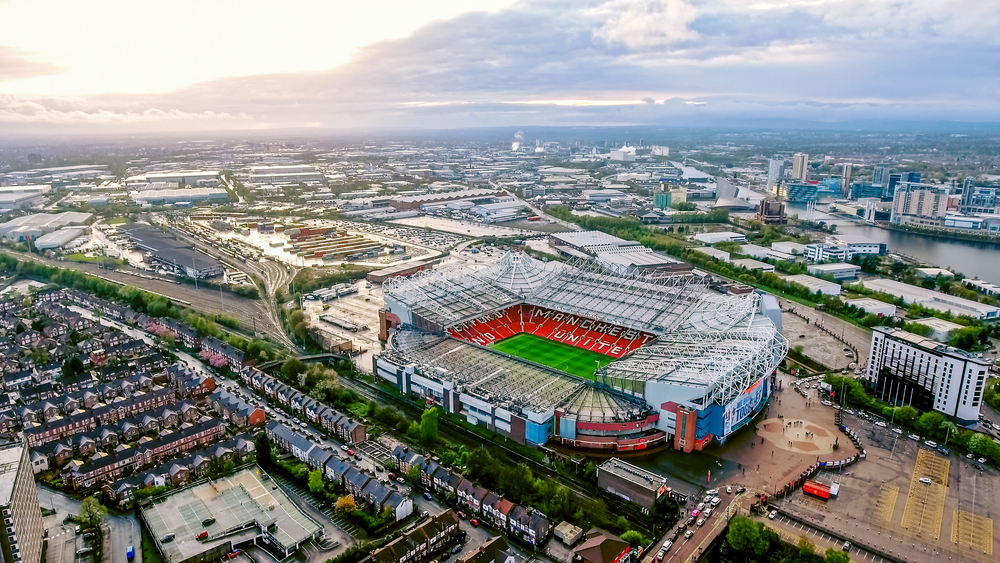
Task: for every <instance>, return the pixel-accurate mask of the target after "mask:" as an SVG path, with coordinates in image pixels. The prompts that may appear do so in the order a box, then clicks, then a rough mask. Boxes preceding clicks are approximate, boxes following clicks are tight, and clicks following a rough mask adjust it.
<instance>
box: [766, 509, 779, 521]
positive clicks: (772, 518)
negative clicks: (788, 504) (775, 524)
mask: <svg viewBox="0 0 1000 563" xmlns="http://www.w3.org/2000/svg"><path fill="white" fill-rule="evenodd" d="M777 515H778V511H777V510H772V511H771V513H770V514H768V515H767V517H768V518H770V519H771V520H774V518H775V517H776V516H777Z"/></svg>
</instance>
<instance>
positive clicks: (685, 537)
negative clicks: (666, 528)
mask: <svg viewBox="0 0 1000 563" xmlns="http://www.w3.org/2000/svg"><path fill="white" fill-rule="evenodd" d="M693 535H694V530H688V531H686V532H684V539H686V540H689V539H691V536H693Z"/></svg>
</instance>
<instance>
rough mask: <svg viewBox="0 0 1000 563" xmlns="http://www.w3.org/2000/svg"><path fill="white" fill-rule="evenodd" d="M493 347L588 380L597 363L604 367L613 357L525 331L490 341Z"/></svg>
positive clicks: (592, 374) (592, 375)
mask: <svg viewBox="0 0 1000 563" xmlns="http://www.w3.org/2000/svg"><path fill="white" fill-rule="evenodd" d="M493 349H494V350H496V351H498V352H503V353H504V354H510V355H511V356H517V357H518V358H522V359H525V360H528V361H529V362H535V363H536V364H542V365H543V366H549V367H550V368H553V369H557V370H559V371H564V372H566V373H569V374H572V375H576V376H579V377H583V378H585V379H591V380H592V379H594V372H595V371H597V366H598V364H599V365H600V366H601V367H604V366H606V365H608V364H610V363H611V362H613V361H614V358H612V357H610V356H605V355H604V354H598V353H597V352H591V351H590V350H584V349H583V348H577V347H576V346H571V345H569V344H564V343H562V342H556V341H554V340H548V339H547V338H542V337H541V336H535V335H534V334H528V333H521V334H515V335H514V336H511V337H510V338H505V339H503V340H501V341H499V342H497V343H495V344H493Z"/></svg>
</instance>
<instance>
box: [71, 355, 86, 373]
mask: <svg viewBox="0 0 1000 563" xmlns="http://www.w3.org/2000/svg"><path fill="white" fill-rule="evenodd" d="M69 365H71V366H73V373H77V374H79V373H83V370H84V367H83V360H81V359H80V357H79V356H73V357H72V358H71V359H70V361H69Z"/></svg>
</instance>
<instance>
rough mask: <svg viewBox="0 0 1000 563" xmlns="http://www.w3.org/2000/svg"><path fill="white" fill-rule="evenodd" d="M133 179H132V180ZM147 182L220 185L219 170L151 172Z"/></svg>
mask: <svg viewBox="0 0 1000 563" xmlns="http://www.w3.org/2000/svg"><path fill="white" fill-rule="evenodd" d="M130 179H131V178H130ZM146 181H147V182H174V183H177V184H188V185H191V186H215V185H218V183H219V171H218V170H180V171H177V172H151V173H149V174H146Z"/></svg>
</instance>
